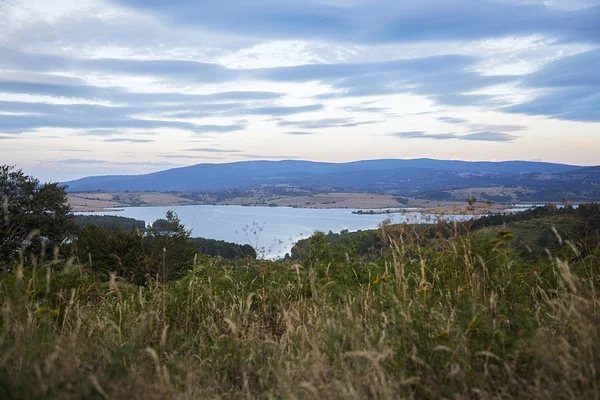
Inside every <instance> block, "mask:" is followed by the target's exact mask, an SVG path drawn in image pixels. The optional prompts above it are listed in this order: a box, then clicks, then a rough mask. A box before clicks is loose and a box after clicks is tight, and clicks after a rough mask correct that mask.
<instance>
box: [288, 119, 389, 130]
mask: <svg viewBox="0 0 600 400" xmlns="http://www.w3.org/2000/svg"><path fill="white" fill-rule="evenodd" d="M379 122H381V121H355V120H354V119H352V118H323V119H318V120H311V121H279V122H278V125H279V126H283V127H295V128H301V129H321V128H335V127H338V128H353V127H356V126H361V125H371V124H377V123H379Z"/></svg>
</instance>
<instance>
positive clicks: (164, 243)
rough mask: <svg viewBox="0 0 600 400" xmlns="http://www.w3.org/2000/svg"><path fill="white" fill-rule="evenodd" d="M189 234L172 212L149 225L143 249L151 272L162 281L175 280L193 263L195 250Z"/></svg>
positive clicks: (189, 231)
mask: <svg viewBox="0 0 600 400" xmlns="http://www.w3.org/2000/svg"><path fill="white" fill-rule="evenodd" d="M190 234H191V230H189V229H186V228H185V226H184V225H183V224H182V223H181V220H180V219H179V217H178V216H177V214H175V213H174V212H173V211H167V215H166V219H164V220H158V222H155V223H153V224H152V226H151V227H149V229H148V231H147V232H146V236H145V237H144V248H145V252H146V256H147V257H148V260H149V262H148V268H149V272H150V274H151V275H154V276H157V277H159V278H160V280H163V281H166V280H171V279H176V278H178V277H180V276H181V275H182V274H183V273H185V271H187V270H190V269H191V268H192V267H193V266H194V256H195V255H196V251H195V249H194V247H193V246H192V244H191V243H190V241H189V239H190Z"/></svg>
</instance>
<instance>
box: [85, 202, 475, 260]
mask: <svg viewBox="0 0 600 400" xmlns="http://www.w3.org/2000/svg"><path fill="white" fill-rule="evenodd" d="M168 210H171V211H173V212H175V213H176V214H177V215H178V216H179V218H180V219H181V222H182V223H183V224H184V225H185V226H186V228H188V229H191V230H192V237H204V238H209V239H219V240H225V241H228V242H234V243H240V244H250V245H251V246H252V247H254V248H255V249H256V250H257V252H258V254H259V256H261V257H263V258H271V259H272V258H279V257H283V256H285V254H286V253H289V252H290V250H291V248H292V246H293V245H294V243H296V242H297V241H298V240H300V239H302V238H306V237H308V236H310V235H312V234H313V233H314V232H315V231H323V232H326V233H327V232H329V231H333V232H335V233H338V232H340V231H342V230H344V229H347V230H349V231H357V230H364V229H373V228H377V226H378V225H379V224H380V223H381V222H383V221H385V220H386V219H390V220H391V221H392V223H401V222H413V223H417V222H435V221H437V220H438V219H439V218H443V219H444V220H457V221H463V220H468V219H470V218H471V216H470V215H445V216H443V217H441V216H439V215H428V214H424V213H420V212H415V211H407V212H406V213H393V214H374V215H369V214H362V215H357V214H352V212H353V211H357V210H355V209H313V208H291V207H243V206H207V205H198V206H177V207H174V206H172V207H126V208H123V209H119V210H105V211H102V212H94V213H83V212H81V213H77V214H82V215H90V214H91V215H118V216H121V217H129V218H135V219H139V220H143V221H146V224H149V223H152V222H154V221H156V220H157V219H159V218H164V217H165V214H166V213H167V211H168Z"/></svg>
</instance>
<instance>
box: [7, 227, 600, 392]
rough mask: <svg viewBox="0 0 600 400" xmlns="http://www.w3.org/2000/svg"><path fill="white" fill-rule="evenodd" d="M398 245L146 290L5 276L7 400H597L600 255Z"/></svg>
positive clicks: (497, 246) (206, 268)
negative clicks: (374, 253) (537, 255)
mask: <svg viewBox="0 0 600 400" xmlns="http://www.w3.org/2000/svg"><path fill="white" fill-rule="evenodd" d="M402 229H403V231H402V232H400V233H401V234H398V232H395V233H394V234H392V233H390V232H387V231H386V230H385V227H384V228H382V232H381V234H382V235H384V237H386V240H387V241H388V243H389V249H390V251H389V252H388V254H387V255H386V256H384V257H382V258H381V259H379V260H377V261H375V262H366V261H364V262H363V261H361V260H359V259H357V258H353V257H351V256H348V257H347V259H346V261H345V262H339V261H333V260H332V259H331V258H329V257H328V256H327V255H326V253H327V252H326V251H325V250H323V249H320V248H318V246H317V245H315V246H316V247H315V248H312V249H311V253H310V257H306V258H305V259H304V260H303V261H302V262H300V263H297V264H296V263H294V262H283V261H282V262H271V261H265V260H258V261H252V262H250V263H249V264H246V265H243V266H239V265H237V266H236V265H233V264H228V263H227V262H224V261H223V260H216V259H211V258H203V257H199V258H198V259H197V260H196V265H195V266H194V268H193V269H192V270H191V271H189V273H187V275H186V276H185V277H184V278H183V279H180V280H178V281H174V282H167V283H163V282H156V281H153V282H150V283H148V284H147V285H146V286H143V287H136V286H132V285H129V284H127V283H126V282H123V281H121V280H119V278H117V277H115V276H112V278H111V279H110V281H109V282H98V280H97V279H96V277H95V275H94V273H93V272H92V271H90V270H89V267H86V266H81V265H74V264H70V263H69V262H65V261H54V262H47V263H44V264H41V265H37V266H17V267H16V270H15V273H13V274H4V275H0V276H1V278H0V301H1V304H2V310H1V316H0V325H1V329H0V398H3V399H4V398H7V399H11V398H15V399H17V398H19V399H21V398H23V399H29V398H31V399H33V398H35V399H40V398H60V399H80V398H98V399H102V398H105V399H109V398H110V399H125V398H127V399H144V400H149V399H201V398H223V399H238V398H239V399H251V398H286V399H287V398H290V399H300V398H311V399H312V398H323V399H362V398H374V399H388V398H390V399H393V398H398V399H401V398H407V399H410V398H459V399H460V398H469V399H471V398H473V399H484V398H534V399H547V398H569V399H571V398H582V399H583V398H586V399H588V398H589V399H591V398H600V388H599V385H600V379H599V378H600V375H599V372H598V368H600V343H599V341H598V337H599V335H598V334H599V332H598V331H599V327H600V324H599V322H600V320H599V315H598V307H599V302H598V290H597V285H598V284H599V283H600V282H599V278H600V264H599V261H600V260H599V258H598V256H597V255H587V256H583V255H582V254H579V249H578V247H577V246H576V245H574V244H572V243H570V242H569V243H566V244H565V246H570V247H568V251H567V253H565V254H569V255H570V257H569V259H567V257H564V259H560V258H557V257H555V256H553V255H552V254H549V255H548V258H547V259H545V260H541V261H538V262H532V261H524V260H522V259H520V258H519V256H518V255H517V254H516V253H515V252H514V251H512V250H511V249H510V247H509V246H508V240H507V237H506V234H505V233H501V234H499V236H498V237H497V238H496V239H494V240H493V241H489V240H485V241H481V240H476V239H475V238H474V237H473V236H472V235H471V234H470V233H466V234H461V235H456V237H452V238H450V239H445V240H443V241H439V242H436V244H435V246H433V245H428V246H424V245H422V244H421V243H423V241H422V240H421V238H419V236H418V235H417V234H416V233H415V232H414V231H413V230H411V228H410V226H405V227H404V228H402ZM503 235H504V236H503Z"/></svg>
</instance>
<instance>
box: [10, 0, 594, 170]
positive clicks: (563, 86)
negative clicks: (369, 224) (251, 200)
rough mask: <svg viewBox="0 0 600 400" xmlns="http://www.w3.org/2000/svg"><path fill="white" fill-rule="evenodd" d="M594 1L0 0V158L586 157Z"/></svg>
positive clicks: (151, 162)
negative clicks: (166, 0) (50, 0)
mask: <svg viewBox="0 0 600 400" xmlns="http://www.w3.org/2000/svg"><path fill="white" fill-rule="evenodd" d="M599 65H600V0H599V1H596V0H570V1H563V0H556V1H538V0H530V1H518V0H495V1H481V0H480V1H460V0H458V1H454V0H425V1H405V2H398V1H392V0H285V1H281V0H252V1H250V0H235V1H234V0H221V1H218V2H213V1H210V2H209V1H184V0H172V1H169V2H165V1H160V0H80V1H74V0H69V1H67V0H55V1H53V2H48V1H46V0H28V1H20V0H0V150H1V152H0V154H2V161H1V162H2V163H9V164H17V165H18V166H20V167H22V168H23V169H24V170H25V171H26V172H29V173H31V174H34V175H36V176H39V177H40V178H42V179H44V180H46V179H51V180H66V179H72V178H77V177H81V176H86V175H98V174H122V173H145V172H151V171H156V170H160V169H165V168H170V167H176V166H182V165H191V164H197V163H201V162H228V161H243V160H255V159H273V160H276V159H303V160H315V161H334V162H341V161H351V160H358V159H374V158H417V157H431V158H440V159H461V160H498V161H500V160H514V159H521V160H544V161H552V162H564V163H571V164H578V165H597V164H600V158H599V156H598V150H599V149H600V67H599Z"/></svg>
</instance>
